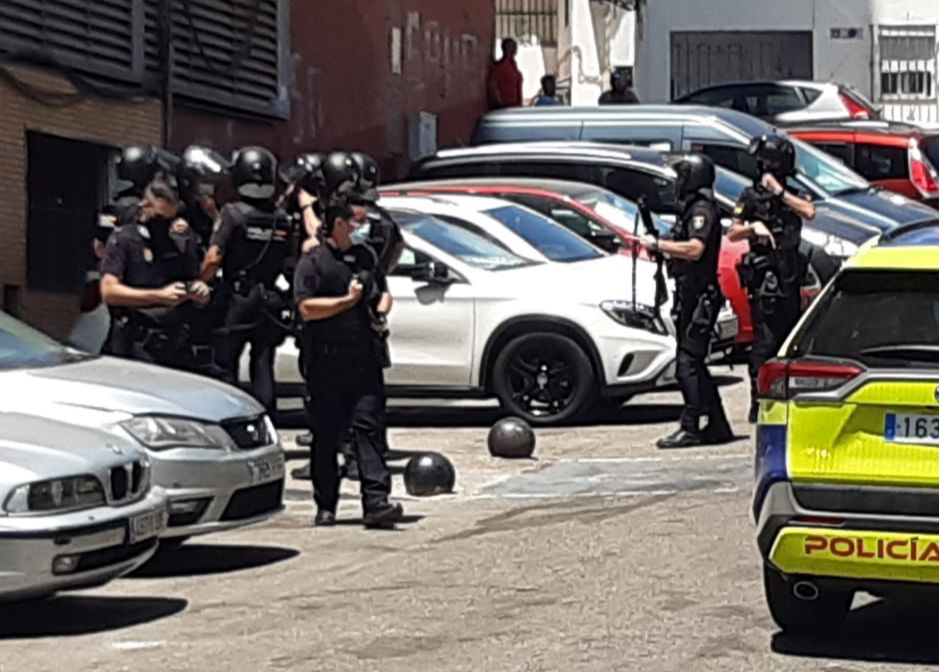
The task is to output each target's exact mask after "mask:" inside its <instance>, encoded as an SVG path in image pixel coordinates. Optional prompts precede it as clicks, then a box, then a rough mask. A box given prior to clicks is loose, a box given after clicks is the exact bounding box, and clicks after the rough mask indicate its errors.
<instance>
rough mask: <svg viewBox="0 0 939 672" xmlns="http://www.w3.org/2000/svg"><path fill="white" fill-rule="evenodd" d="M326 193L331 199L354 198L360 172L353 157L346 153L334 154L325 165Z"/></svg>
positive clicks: (328, 157)
mask: <svg viewBox="0 0 939 672" xmlns="http://www.w3.org/2000/svg"><path fill="white" fill-rule="evenodd" d="M323 176H324V177H325V179H326V192H327V194H328V196H329V198H330V199H333V198H335V197H354V196H355V193H356V191H357V189H358V184H359V177H360V172H359V168H358V165H356V162H355V161H354V160H353V158H352V156H350V155H349V154H347V153H346V152H333V153H332V154H330V155H329V156H327V157H326V163H325V164H323Z"/></svg>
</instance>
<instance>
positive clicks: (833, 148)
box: [812, 142, 851, 166]
mask: <svg viewBox="0 0 939 672" xmlns="http://www.w3.org/2000/svg"><path fill="white" fill-rule="evenodd" d="M812 145H813V146H815V147H818V148H819V149H820V150H822V151H823V152H826V153H828V154H831V155H832V156H833V157H835V158H836V159H838V160H839V161H841V162H842V163H844V164H845V165H847V166H850V165H851V148H850V147H849V146H848V145H847V144H845V143H843V142H813V143H812Z"/></svg>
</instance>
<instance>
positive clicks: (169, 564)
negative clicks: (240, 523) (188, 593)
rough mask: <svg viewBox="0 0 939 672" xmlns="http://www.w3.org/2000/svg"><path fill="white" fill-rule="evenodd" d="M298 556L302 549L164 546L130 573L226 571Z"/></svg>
mask: <svg viewBox="0 0 939 672" xmlns="http://www.w3.org/2000/svg"><path fill="white" fill-rule="evenodd" d="M298 555H300V551H297V550H295V549H292V548H279V547H276V546H221V545H220V546H212V545H207V544H184V545H182V546H178V547H175V548H174V547H166V548H161V549H160V551H159V552H158V553H157V554H156V555H155V556H154V557H153V559H152V560H151V561H150V562H148V563H147V564H146V565H144V566H143V567H141V568H140V569H138V570H137V571H136V572H134V573H133V574H130V578H134V579H163V578H168V577H176V576H204V575H207V574H227V573H230V572H240V571H243V570H246V569H256V568H258V567H266V566H267V565H274V564H277V563H278V562H284V561H286V560H290V559H291V558H295V557H297V556H298Z"/></svg>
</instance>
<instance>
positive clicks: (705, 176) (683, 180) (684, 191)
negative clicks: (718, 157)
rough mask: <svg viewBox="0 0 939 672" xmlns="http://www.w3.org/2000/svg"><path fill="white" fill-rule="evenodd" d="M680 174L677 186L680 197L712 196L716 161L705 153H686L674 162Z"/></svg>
mask: <svg viewBox="0 0 939 672" xmlns="http://www.w3.org/2000/svg"><path fill="white" fill-rule="evenodd" d="M672 170H674V171H675V174H676V175H677V176H678V179H677V180H676V181H675V186H676V189H677V192H678V198H679V199H681V200H683V201H684V200H686V199H688V198H690V197H691V196H694V195H696V194H702V195H704V196H707V197H710V196H711V194H712V193H713V189H714V174H715V173H714V162H713V161H712V160H711V158H710V157H708V156H705V155H704V154H685V155H683V156H680V157H679V158H678V159H677V160H675V161H674V162H673V163H672Z"/></svg>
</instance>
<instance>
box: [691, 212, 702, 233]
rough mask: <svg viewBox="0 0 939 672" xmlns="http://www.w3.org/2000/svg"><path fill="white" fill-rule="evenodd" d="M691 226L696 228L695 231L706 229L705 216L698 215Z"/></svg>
mask: <svg viewBox="0 0 939 672" xmlns="http://www.w3.org/2000/svg"><path fill="white" fill-rule="evenodd" d="M691 225H692V226H693V227H694V229H695V231H698V230H699V229H701V228H703V227H704V215H697V216H696V217H695V218H694V219H692V220H691Z"/></svg>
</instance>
